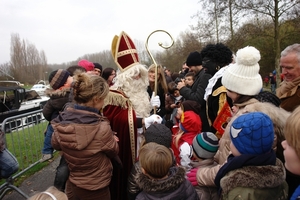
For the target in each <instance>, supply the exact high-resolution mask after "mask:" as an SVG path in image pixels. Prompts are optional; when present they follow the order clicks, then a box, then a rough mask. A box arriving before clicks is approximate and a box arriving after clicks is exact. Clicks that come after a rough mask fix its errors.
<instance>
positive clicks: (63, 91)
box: [45, 88, 71, 97]
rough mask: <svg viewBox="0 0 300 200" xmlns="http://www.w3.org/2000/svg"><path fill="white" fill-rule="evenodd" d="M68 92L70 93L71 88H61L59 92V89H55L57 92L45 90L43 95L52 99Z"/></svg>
mask: <svg viewBox="0 0 300 200" xmlns="http://www.w3.org/2000/svg"><path fill="white" fill-rule="evenodd" d="M68 92H71V88H62V89H61V90H60V89H57V90H54V89H52V88H51V89H50V88H48V89H46V90H45V94H46V95H47V96H49V97H52V96H58V97H59V96H65V95H66V94H67V93H68Z"/></svg>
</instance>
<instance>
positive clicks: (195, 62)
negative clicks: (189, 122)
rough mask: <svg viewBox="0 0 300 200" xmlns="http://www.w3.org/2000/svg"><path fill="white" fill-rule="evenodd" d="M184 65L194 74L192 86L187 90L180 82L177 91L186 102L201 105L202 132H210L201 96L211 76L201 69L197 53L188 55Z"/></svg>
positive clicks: (200, 58) (204, 103) (204, 104)
mask: <svg viewBox="0 0 300 200" xmlns="http://www.w3.org/2000/svg"><path fill="white" fill-rule="evenodd" d="M186 65H187V66H188V67H189V70H190V71H191V72H194V74H195V81H194V84H193V85H192V87H191V88H189V87H186V86H185V83H184V80H182V81H181V82H178V84H177V89H178V90H179V92H180V95H181V96H183V97H184V98H185V99H186V100H193V101H196V102H198V103H199V104H200V105H201V113H200V117H201V121H202V131H210V127H209V124H208V121H207V116H206V111H205V107H206V101H205V100H204V99H203V96H204V94H205V88H206V86H207V84H208V80H209V79H210V78H211V75H210V74H208V73H206V71H205V69H204V68H203V66H202V57H201V54H200V53H199V52H197V51H194V52H191V53H190V54H189V56H188V57H187V60H186Z"/></svg>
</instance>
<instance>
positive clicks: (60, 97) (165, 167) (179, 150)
mask: <svg viewBox="0 0 300 200" xmlns="http://www.w3.org/2000/svg"><path fill="white" fill-rule="evenodd" d="M112 56H113V59H114V61H115V63H116V64H117V66H118V69H113V68H103V67H102V66H101V64H99V63H93V62H90V61H88V60H80V61H79V62H78V65H74V66H70V67H69V68H68V69H58V70H55V71H53V72H52V73H50V76H49V83H50V85H51V89H49V90H48V91H47V94H48V95H49V96H50V99H49V101H48V102H47V103H46V105H45V106H44V108H43V114H44V116H45V118H46V119H47V120H48V121H49V124H48V126H47V130H46V132H45V141H44V147H43V149H42V154H43V155H42V158H41V160H40V162H44V161H47V160H49V159H51V158H52V157H53V151H54V149H56V150H58V151H59V152H60V154H61V158H60V159H61V160H60V163H59V165H58V167H57V170H56V174H54V176H55V181H54V183H53V187H51V188H49V189H48V190H46V191H45V192H42V193H39V194H36V195H35V196H36V197H38V196H41V195H42V196H48V197H52V196H55V195H58V194H59V195H64V196H63V197H62V198H64V199H70V200H79V199H84V200H92V199H112V200H121V199H122V200H126V199H128V200H131V199H191V200H194V199H199V200H200V199H205V200H207V199H212V200H217V199H299V198H300V187H299V185H300V136H299V134H298V133H299V131H300V126H299V123H298V118H299V117H300V107H299V105H300V44H293V45H290V46H288V47H286V49H284V50H283V51H282V53H281V58H280V66H281V69H282V74H283V75H284V79H283V81H282V83H281V84H280V85H279V87H278V88H277V90H276V94H275V92H274V91H273V90H272V92H269V91H264V89H263V80H262V77H261V76H260V74H259V71H260V66H259V60H260V58H261V55H260V52H259V50H258V49H256V48H255V47H253V46H246V47H243V48H241V49H239V50H238V51H237V52H236V54H234V52H232V51H231V50H230V49H229V48H228V47H227V46H225V45H224V44H222V43H217V44H209V45H207V46H205V47H204V48H203V49H202V50H201V51H194V52H191V53H190V54H189V55H187V58H186V60H185V62H184V64H183V66H182V70H181V71H180V72H178V73H171V71H170V70H168V69H165V68H163V67H162V66H161V65H151V66H149V67H146V66H145V65H143V64H142V63H140V61H139V58H138V53H137V50H136V48H135V44H134V43H133V41H132V39H131V38H130V37H129V36H128V35H127V34H126V33H125V32H121V34H120V35H119V36H115V37H114V39H113V41H112ZM273 75H274V74H273ZM0 144H1V142H0ZM0 147H1V148H0V150H1V153H0V156H1V157H0V158H1V159H0V161H1V160H2V157H5V158H7V159H8V158H10V157H11V158H12V159H10V160H12V161H11V163H12V166H11V169H9V170H10V171H9V172H4V171H3V170H8V169H6V167H2V162H1V167H0V168H1V177H4V178H6V177H8V176H9V175H7V174H12V173H14V172H15V171H16V168H17V167H18V166H17V162H16V160H13V156H10V153H9V152H8V150H7V149H5V147H4V146H3V145H0ZM7 163H8V162H7ZM51 191H54V192H52V193H51ZM39 198H40V197H39ZM55 198H56V199H57V198H58V196H57V197H55ZM31 199H35V198H33V197H32V198H31ZM36 199H38V198H36ZM53 199H54V198H53Z"/></svg>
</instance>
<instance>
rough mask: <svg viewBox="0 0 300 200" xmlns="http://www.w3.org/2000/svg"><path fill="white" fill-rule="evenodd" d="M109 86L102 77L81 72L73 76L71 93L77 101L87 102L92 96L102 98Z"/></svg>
mask: <svg viewBox="0 0 300 200" xmlns="http://www.w3.org/2000/svg"><path fill="white" fill-rule="evenodd" d="M108 92H109V86H108V84H107V82H106V80H104V79H103V78H102V77H100V76H97V75H89V74H87V73H81V74H77V75H75V76H74V82H73V95H74V100H75V101H76V102H77V103H82V104H85V103H88V102H90V101H91V100H92V99H93V98H98V99H104V98H105V97H106V96H107V94H108Z"/></svg>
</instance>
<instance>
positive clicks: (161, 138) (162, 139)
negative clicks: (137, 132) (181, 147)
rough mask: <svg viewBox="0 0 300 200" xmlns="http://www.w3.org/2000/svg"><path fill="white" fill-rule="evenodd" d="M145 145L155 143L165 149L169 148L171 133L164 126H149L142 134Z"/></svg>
mask: <svg viewBox="0 0 300 200" xmlns="http://www.w3.org/2000/svg"><path fill="white" fill-rule="evenodd" d="M144 137H145V143H149V142H155V143H157V144H160V145H163V146H165V147H167V148H170V147H171V143H172V132H171V130H170V129H169V128H168V127H166V126H165V125H164V124H151V125H150V126H149V127H148V128H147V129H146V131H145V133H144Z"/></svg>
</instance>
